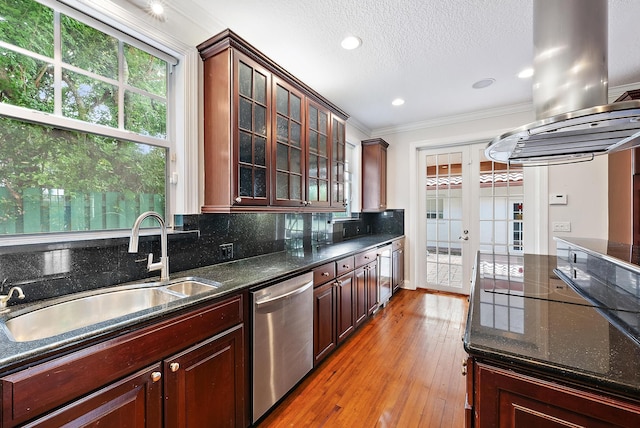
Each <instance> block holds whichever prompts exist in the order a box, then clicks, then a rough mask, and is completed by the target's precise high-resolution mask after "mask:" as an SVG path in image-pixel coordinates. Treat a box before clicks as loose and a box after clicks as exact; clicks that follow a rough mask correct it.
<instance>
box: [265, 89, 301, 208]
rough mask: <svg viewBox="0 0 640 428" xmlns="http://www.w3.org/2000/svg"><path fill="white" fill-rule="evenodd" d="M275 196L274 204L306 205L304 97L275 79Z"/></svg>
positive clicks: (273, 139)
mask: <svg viewBox="0 0 640 428" xmlns="http://www.w3.org/2000/svg"><path fill="white" fill-rule="evenodd" d="M273 81H274V85H273V87H274V105H275V115H276V119H275V125H276V126H275V129H274V132H273V138H272V141H273V142H274V143H275V151H274V153H275V154H274V156H275V160H276V162H275V169H274V171H275V174H274V180H275V186H274V187H275V195H274V197H273V205H291V206H300V205H304V187H303V186H304V151H303V134H302V123H303V122H302V120H303V104H302V100H303V95H302V94H301V93H299V92H298V91H296V90H294V89H293V88H292V87H290V86H289V85H287V84H286V83H284V82H282V81H281V80H279V79H277V78H274V79H273Z"/></svg>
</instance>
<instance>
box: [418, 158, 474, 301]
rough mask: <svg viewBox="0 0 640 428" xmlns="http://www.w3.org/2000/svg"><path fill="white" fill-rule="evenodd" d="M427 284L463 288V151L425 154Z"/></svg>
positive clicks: (443, 288) (435, 286) (446, 287)
mask: <svg viewBox="0 0 640 428" xmlns="http://www.w3.org/2000/svg"><path fill="white" fill-rule="evenodd" d="M425 178H426V187H425V194H426V219H425V222H426V235H427V236H426V240H427V255H426V273H427V284H428V285H429V286H430V287H434V288H437V289H442V290H448V289H452V290H461V289H462V288H463V276H462V272H463V260H462V251H463V241H461V239H460V237H461V236H462V235H463V230H464V229H463V228H464V227H465V226H464V225H463V224H464V221H463V206H462V205H463V187H462V186H463V183H462V152H451V153H440V154H434V155H427V156H426V176H425Z"/></svg>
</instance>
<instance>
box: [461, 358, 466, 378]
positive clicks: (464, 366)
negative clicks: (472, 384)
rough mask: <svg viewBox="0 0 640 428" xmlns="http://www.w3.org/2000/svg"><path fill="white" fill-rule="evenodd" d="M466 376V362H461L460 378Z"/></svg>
mask: <svg viewBox="0 0 640 428" xmlns="http://www.w3.org/2000/svg"><path fill="white" fill-rule="evenodd" d="M466 375H467V360H462V376H466Z"/></svg>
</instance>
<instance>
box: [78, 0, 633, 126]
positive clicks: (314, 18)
mask: <svg viewBox="0 0 640 428" xmlns="http://www.w3.org/2000/svg"><path fill="white" fill-rule="evenodd" d="M90 1H91V0H89V2H90ZM93 1H97V0H93ZM139 1H141V0H111V2H112V3H114V4H119V5H120V6H123V7H126V8H128V9H132V10H134V11H135V9H136V8H135V7H134V6H133V4H134V2H139ZM165 5H166V8H167V9H168V15H167V18H166V20H164V22H159V21H155V22H153V21H152V20H151V18H148V20H149V21H150V22H153V25H154V26H155V27H156V28H158V29H159V30H161V31H164V32H166V33H169V34H171V35H172V36H173V37H175V38H177V39H179V40H181V41H182V42H184V43H186V44H188V45H191V46H195V45H197V44H199V43H200V42H202V41H204V40H206V39H208V38H209V37H211V36H212V35H214V34H216V33H218V32H219V31H221V30H223V29H225V28H231V29H232V30H233V31H235V32H236V33H237V34H239V35H240V36H241V37H243V38H244V39H245V40H247V41H248V42H249V43H251V44H253V45H254V46H255V47H256V48H258V49H259V50H260V51H262V52H263V53H264V54H266V55H267V56H269V57H270V58H272V59H273V60H274V61H275V62H277V63H278V64H280V65H281V66H282V67H284V68H285V69H287V70H288V71H289V72H291V73H292V74H294V75H295V76H296V77H298V78H299V79H301V80H302V81H304V82H305V83H307V84H308V85H309V86H311V87H313V88H314V89H315V90H317V91H318V92H320V93H321V94H323V95H324V96H325V97H326V98H328V99H329V100H331V101H332V102H333V103H335V104H336V105H338V106H339V107H340V108H342V109H343V110H345V111H346V112H347V113H348V114H350V115H351V117H352V118H353V119H355V120H356V121H357V122H358V123H359V125H361V126H362V127H363V128H365V130H366V131H372V132H373V133H375V132H376V131H381V130H382V129H388V128H390V127H404V126H415V125H417V124H419V123H422V122H428V121H432V120H437V119H441V118H446V117H451V116H457V115H462V114H472V113H474V112H479V111H482V110H488V109H501V108H505V107H509V106H522V105H523V104H527V103H530V102H531V80H530V79H519V78H517V77H516V74H517V73H518V72H519V71H521V70H522V69H523V68H526V67H528V66H531V65H532V55H533V42H532V39H533V35H532V28H533V25H532V19H533V18H532V15H533V14H532V1H527V0H448V1H427V0H357V1H355V0H322V1H320V0H268V1H267V0H174V1H172V0H165ZM135 13H139V14H141V15H142V14H144V11H143V10H142V8H138V10H137V11H136V12H135ZM639 20H640V1H637V0H609V86H610V87H615V86H620V85H626V84H632V83H635V82H640V48H638V46H640V44H638V31H637V22H638V21H639ZM347 35H356V36H358V37H360V38H361V39H362V41H363V44H362V46H361V47H360V48H359V49H356V50H354V51H345V50H343V49H342V48H341V47H340V41H341V40H342V38H344V37H345V36H347ZM488 77H491V78H494V79H496V82H495V84H493V85H492V86H490V87H488V88H486V89H482V90H476V89H472V88H471V85H472V84H473V83H474V82H476V81H478V80H481V79H483V78H488ZM638 86H640V84H639V85H638ZM397 97H402V98H404V99H405V100H406V103H405V104H404V105H403V106H400V107H393V106H392V105H391V101H392V100H393V99H394V98H397Z"/></svg>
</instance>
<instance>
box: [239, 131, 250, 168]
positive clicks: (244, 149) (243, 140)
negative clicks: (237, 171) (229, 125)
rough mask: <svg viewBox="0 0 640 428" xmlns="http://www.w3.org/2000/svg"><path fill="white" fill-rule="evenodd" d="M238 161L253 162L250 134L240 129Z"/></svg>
mask: <svg viewBox="0 0 640 428" xmlns="http://www.w3.org/2000/svg"><path fill="white" fill-rule="evenodd" d="M239 152H240V153H239V155H240V162H243V163H252V162H253V147H252V145H251V134H247V133H246V132H242V131H240V150H239Z"/></svg>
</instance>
